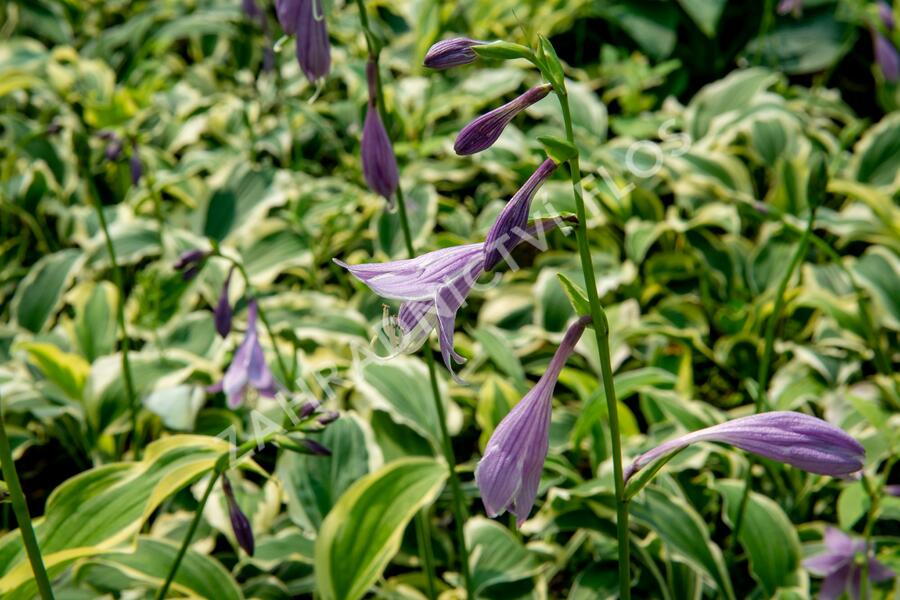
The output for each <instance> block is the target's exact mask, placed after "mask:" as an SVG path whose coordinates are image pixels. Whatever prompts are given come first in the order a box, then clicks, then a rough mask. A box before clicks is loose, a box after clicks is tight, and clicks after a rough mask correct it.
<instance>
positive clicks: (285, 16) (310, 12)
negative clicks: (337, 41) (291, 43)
mask: <svg viewBox="0 0 900 600" xmlns="http://www.w3.org/2000/svg"><path fill="white" fill-rule="evenodd" d="M275 11H276V13H277V15H278V22H279V23H281V27H282V28H283V29H284V32H285V33H287V34H296V36H297V62H298V63H300V68H301V69H302V70H303V73H304V74H305V75H306V78H307V79H309V80H310V81H316V80H318V79H321V78H322V77H325V76H326V75H328V72H329V71H330V70H331V44H330V42H329V41H328V25H327V24H326V23H325V13H324V12H323V10H322V2H321V0H275Z"/></svg>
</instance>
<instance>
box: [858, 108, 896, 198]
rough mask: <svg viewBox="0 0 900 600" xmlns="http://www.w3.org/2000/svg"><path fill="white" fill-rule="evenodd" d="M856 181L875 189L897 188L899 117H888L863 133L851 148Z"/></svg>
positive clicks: (893, 114) (891, 115) (892, 115)
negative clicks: (878, 187)
mask: <svg viewBox="0 0 900 600" xmlns="http://www.w3.org/2000/svg"><path fill="white" fill-rule="evenodd" d="M853 166H854V168H855V170H856V179H858V180H859V181H861V182H863V183H868V184H870V185H875V186H891V185H894V186H896V185H897V182H898V177H900V175H898V173H900V114H898V113H891V114H889V115H887V116H886V117H885V118H884V119H882V120H881V122H879V123H878V124H877V125H875V127H873V128H872V129H870V130H869V131H867V132H866V134H865V135H864V136H863V137H862V139H861V140H860V141H859V143H858V144H857V145H856V148H854V155H853Z"/></svg>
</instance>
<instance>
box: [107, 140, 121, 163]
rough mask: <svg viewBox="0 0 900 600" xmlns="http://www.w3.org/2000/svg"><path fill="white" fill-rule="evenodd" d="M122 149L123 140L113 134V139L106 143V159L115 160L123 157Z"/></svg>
mask: <svg viewBox="0 0 900 600" xmlns="http://www.w3.org/2000/svg"><path fill="white" fill-rule="evenodd" d="M122 149H123V146H122V140H120V139H119V138H118V137H116V136H115V134H113V137H112V139H110V141H109V143H108V144H106V149H105V150H104V151H103V154H104V155H105V156H106V160H108V161H110V162H115V161H117V160H119V159H120V158H121V157H122Z"/></svg>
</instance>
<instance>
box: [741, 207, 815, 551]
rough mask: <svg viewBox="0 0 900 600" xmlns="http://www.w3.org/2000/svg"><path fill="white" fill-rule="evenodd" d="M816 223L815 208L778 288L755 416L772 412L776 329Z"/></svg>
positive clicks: (746, 486)
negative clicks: (771, 378)
mask: <svg viewBox="0 0 900 600" xmlns="http://www.w3.org/2000/svg"><path fill="white" fill-rule="evenodd" d="M815 222H816V207H815V206H811V207H810V209H809V219H808V220H807V223H806V229H804V230H803V234H802V235H801V236H800V243H798V244H797V249H796V250H795V251H794V255H793V256H792V257H791V262H790V264H788V268H787V270H786V271H785V272H784V275H782V277H781V281H779V282H778V288H776V290H775V305H774V306H773V307H772V314H771V315H770V316H769V322H768V323H767V324H766V335H765V341H764V342H763V355H762V359H761V360H760V362H759V372H758V375H757V378H756V381H757V386H758V387H757V389H756V398H755V406H754V410H753V412H754V413H755V414H758V413H761V412H763V411H766V410H769V401H768V398H767V395H766V391H767V390H768V387H769V374H770V372H771V369H772V352H773V351H774V348H775V329H776V328H777V327H778V320H779V317H780V316H781V311H782V310H783V309H784V302H785V300H784V294H785V292H786V291H787V286H788V283H790V281H791V277H792V276H793V275H794V271H795V270H796V269H797V266H798V265H799V264H800V261H801V260H803V257H804V256H806V251H807V249H808V248H809V244H810V241H811V240H812V232H813V226H814V225H815ZM753 464H754V460H753V458H752V457H751V458H750V461H749V465H748V466H747V474H746V476H745V478H744V491H743V492H742V493H741V503H740V504H739V505H738V512H737V517H735V520H734V534H733V535H732V538H731V539H732V542H731V543H732V548H734V545H735V544H736V543H737V539H738V535H739V534H740V532H741V525H743V522H744V513H745V512H746V510H747V502H748V500H749V498H750V484H751V479H752V476H753V475H752V471H753Z"/></svg>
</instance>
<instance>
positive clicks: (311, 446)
mask: <svg viewBox="0 0 900 600" xmlns="http://www.w3.org/2000/svg"><path fill="white" fill-rule="evenodd" d="M300 444H301V445H302V446H303V447H304V448H306V449H307V450H309V453H310V454H315V455H316V456H331V450H329V449H328V448H326V447H325V446H323V445H322V444H320V443H319V442H317V441H316V440H311V439H309V438H303V439H302V440H300Z"/></svg>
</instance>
